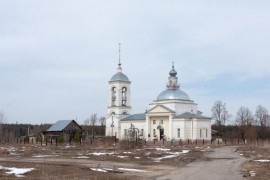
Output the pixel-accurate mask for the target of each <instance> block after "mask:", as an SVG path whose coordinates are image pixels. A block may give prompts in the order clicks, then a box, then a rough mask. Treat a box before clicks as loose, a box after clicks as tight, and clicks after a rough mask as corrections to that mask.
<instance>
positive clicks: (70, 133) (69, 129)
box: [46, 120, 83, 141]
mask: <svg viewBox="0 0 270 180" xmlns="http://www.w3.org/2000/svg"><path fill="white" fill-rule="evenodd" d="M82 132H83V129H82V127H81V126H80V125H79V124H78V123H77V122H76V121H75V120H59V121H57V122H56V123H55V124H53V125H52V126H51V127H50V128H49V129H48V130H47V131H46V135H47V136H48V137H50V138H56V137H59V136H62V137H63V140H64V141H67V140H71V139H74V137H75V135H76V133H79V135H80V137H82Z"/></svg>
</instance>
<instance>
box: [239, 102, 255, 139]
mask: <svg viewBox="0 0 270 180" xmlns="http://www.w3.org/2000/svg"><path fill="white" fill-rule="evenodd" d="M235 122H236V124H237V125H239V126H240V130H241V137H242V138H243V139H244V138H253V137H254V136H255V130H254V128H253V127H252V125H254V124H255V121H254V117H253V115H252V112H251V111H250V110H249V109H248V108H246V107H243V106H242V107H240V108H239V110H238V112H237V115H236V119H235Z"/></svg>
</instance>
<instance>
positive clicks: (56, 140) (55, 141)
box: [55, 138, 57, 146]
mask: <svg viewBox="0 0 270 180" xmlns="http://www.w3.org/2000/svg"><path fill="white" fill-rule="evenodd" d="M55 145H56V146H57V138H56V139H55Z"/></svg>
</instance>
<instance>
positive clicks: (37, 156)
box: [32, 155, 59, 158]
mask: <svg viewBox="0 0 270 180" xmlns="http://www.w3.org/2000/svg"><path fill="white" fill-rule="evenodd" d="M56 156H59V155H35V156H32V157H33V158H46V157H56Z"/></svg>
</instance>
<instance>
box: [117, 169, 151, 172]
mask: <svg viewBox="0 0 270 180" xmlns="http://www.w3.org/2000/svg"><path fill="white" fill-rule="evenodd" d="M118 170H122V171H130V172H150V171H145V170H140V169H129V168H118Z"/></svg>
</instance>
